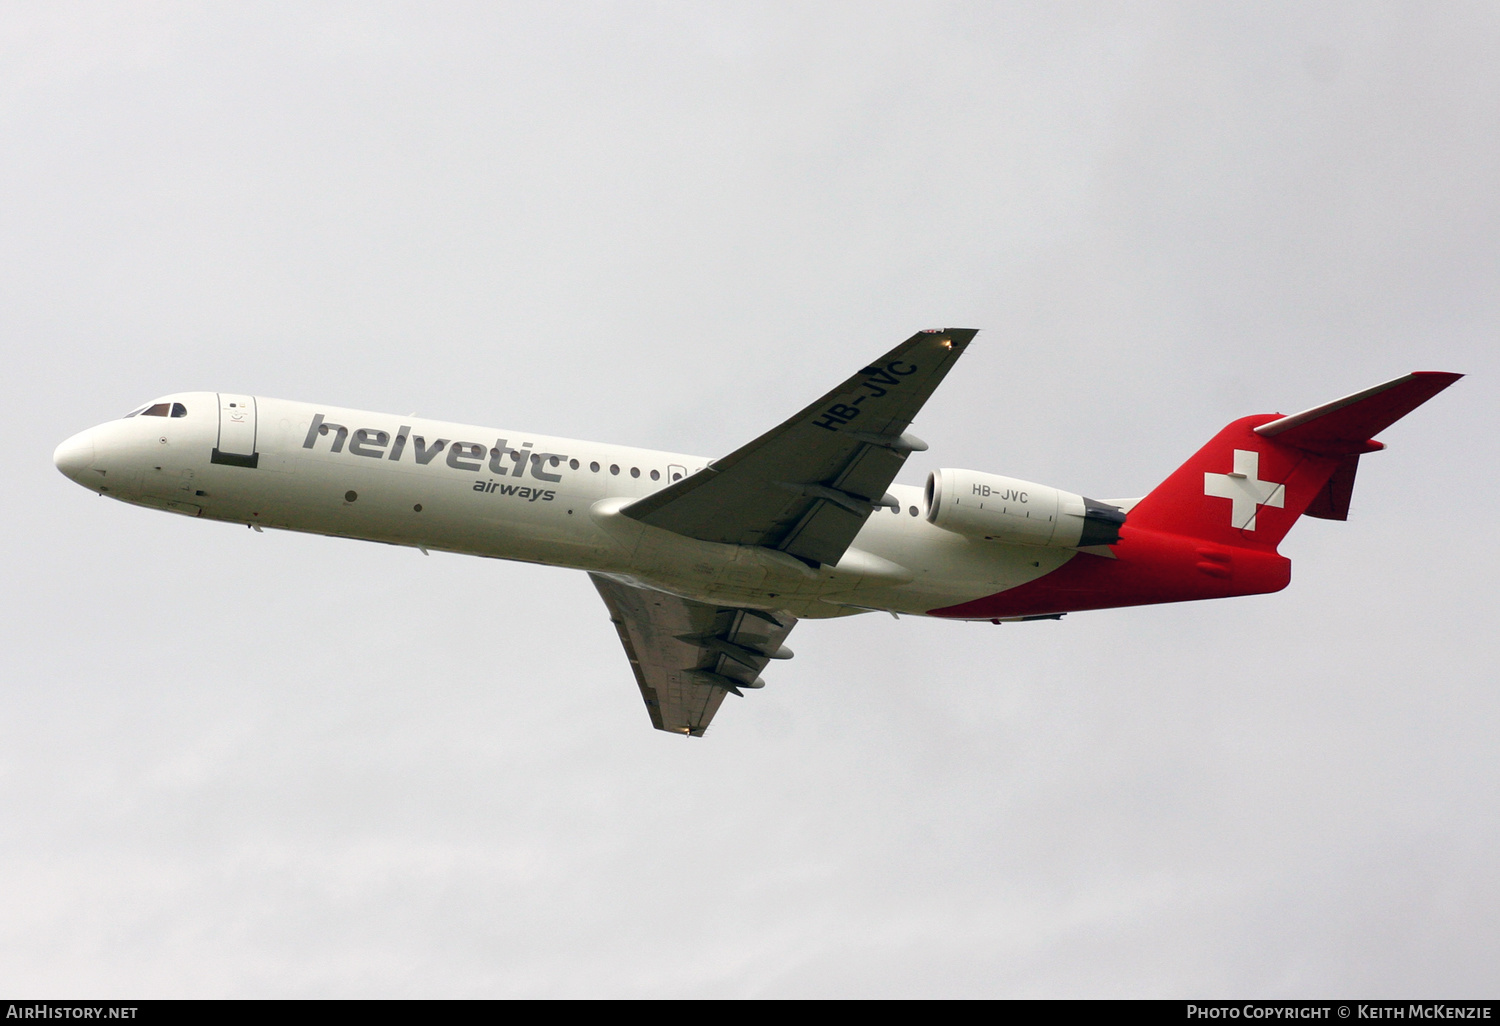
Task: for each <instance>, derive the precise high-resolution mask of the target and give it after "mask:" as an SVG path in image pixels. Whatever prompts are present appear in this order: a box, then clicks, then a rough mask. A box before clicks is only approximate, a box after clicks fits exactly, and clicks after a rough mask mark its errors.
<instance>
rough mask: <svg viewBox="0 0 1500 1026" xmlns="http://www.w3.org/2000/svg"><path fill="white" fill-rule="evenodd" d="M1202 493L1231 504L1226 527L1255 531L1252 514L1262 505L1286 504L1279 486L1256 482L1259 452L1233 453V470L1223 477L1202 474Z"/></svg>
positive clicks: (1278, 507)
mask: <svg viewBox="0 0 1500 1026" xmlns="http://www.w3.org/2000/svg"><path fill="white" fill-rule="evenodd" d="M1203 494H1204V495H1213V496H1217V497H1218V498H1220V499H1228V500H1229V501H1230V502H1232V503H1234V509H1233V510H1232V511H1231V513H1230V526H1231V527H1238V528H1241V529H1243V530H1246V531H1253V530H1255V513H1256V511H1257V510H1258V509H1260V507H1262V506H1275V507H1276V508H1277V509H1280V508H1281V507H1283V506H1285V505H1286V491H1285V488H1284V486H1283V485H1279V484H1277V483H1276V482H1274V481H1262V480H1261V479H1260V453H1258V452H1255V451H1254V450H1252V449H1236V450H1234V469H1233V470H1232V471H1230V472H1229V473H1227V474H1204V475H1203Z"/></svg>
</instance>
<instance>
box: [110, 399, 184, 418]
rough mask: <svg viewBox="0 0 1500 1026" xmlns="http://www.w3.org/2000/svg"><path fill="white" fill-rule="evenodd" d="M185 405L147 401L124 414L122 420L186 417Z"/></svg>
mask: <svg viewBox="0 0 1500 1026" xmlns="http://www.w3.org/2000/svg"><path fill="white" fill-rule="evenodd" d="M186 416H187V407H186V406H184V405H182V404H181V403H147V404H146V405H145V406H138V407H136V408H135V409H133V410H131V411H130V412H129V413H127V414H125V416H124V418H123V419H124V420H129V419H130V418H131V417H186Z"/></svg>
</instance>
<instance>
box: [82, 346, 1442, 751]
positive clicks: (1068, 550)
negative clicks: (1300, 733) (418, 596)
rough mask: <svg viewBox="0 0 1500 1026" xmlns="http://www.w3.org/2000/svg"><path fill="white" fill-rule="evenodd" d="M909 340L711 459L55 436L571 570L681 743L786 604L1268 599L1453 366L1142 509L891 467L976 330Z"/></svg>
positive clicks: (126, 421)
mask: <svg viewBox="0 0 1500 1026" xmlns="http://www.w3.org/2000/svg"><path fill="white" fill-rule="evenodd" d="M975 334H976V331H975V330H973V329H958V328H952V329H944V330H934V331H924V332H919V333H918V334H916V335H913V336H912V337H911V338H910V339H908V340H906V341H905V342H903V343H902V344H901V345H899V346H897V347H896V348H895V349H893V350H891V351H890V352H889V353H886V354H885V355H884V356H882V357H880V358H879V359H878V360H876V361H875V362H874V363H871V364H870V365H868V366H866V367H864V368H863V369H862V370H860V371H859V372H858V373H856V374H855V375H854V376H853V377H851V378H849V379H848V380H847V381H845V382H844V383H843V384H841V385H839V386H838V387H837V388H835V389H834V390H833V391H831V392H829V393H828V394H827V395H825V396H824V397H823V398H821V399H819V400H818V401H817V402H815V403H813V404H812V405H811V406H808V407H807V408H806V409H805V410H803V411H802V412H800V413H798V414H797V415H795V416H793V417H791V418H790V419H788V420H787V421H785V422H783V423H782V424H780V425H778V426H777V427H774V428H772V429H771V430H770V431H767V432H766V433H765V434H763V435H761V436H760V437H759V438H757V439H755V440H754V441H752V442H750V443H749V444H747V445H745V446H743V447H741V448H739V449H737V450H735V451H734V452H732V453H730V454H729V455H727V456H722V457H720V458H718V459H715V460H710V459H706V458H704V457H701V456H689V455H686V454H683V453H671V452H655V451H652V450H649V449H632V448H627V447H624V446H619V445H606V444H602V443H599V442H581V441H576V440H573V439H568V438H548V437H545V436H542V435H533V434H528V433H526V432H521V431H513V430H497V429H495V428H486V427H475V426H472V425H467V424H448V423H442V422H439V421H431V420H422V419H419V418H415V417H397V416H392V415H389V414H384V413H367V412H364V411H362V410H347V409H338V408H335V407H331V406H322V405H317V404H308V403H299V402H289V401H286V400H282V399H265V398H261V397H258V396H249V395H230V394H227V393H223V392H183V393H179V394H176V395H168V396H163V397H162V398H161V399H158V400H156V401H155V402H152V403H149V404H147V405H145V406H142V407H140V408H139V409H136V410H134V411H132V412H131V413H128V414H126V415H125V416H124V417H122V418H121V419H119V420H113V421H109V422H107V423H104V424H101V425H99V426H98V427H95V428H90V429H89V430H87V431H84V432H82V433H80V434H77V435H74V436H73V437H72V438H69V439H68V440H67V441H65V442H63V443H62V445H60V446H58V448H57V451H56V453H55V454H54V457H53V458H54V460H55V462H56V464H57V467H58V469H59V470H61V471H62V472H63V473H64V474H65V475H67V476H68V477H69V478H71V479H72V480H74V481H76V482H77V483H78V484H81V485H83V486H84V487H85V488H88V489H90V490H92V491H95V492H99V493H100V494H102V495H108V496H110V497H112V498H116V499H120V500H123V501H125V502H130V503H135V504H137V505H143V506H151V507H154V508H158V509H164V510H169V511H171V512H175V513H181V514H185V515H187V516H193V517H203V518H206V519H210V520H224V521H230V522H233V523H236V524H248V525H249V526H251V527H254V528H255V529H257V530H259V529H260V528H262V527H277V528H283V529H286V530H291V531H309V532H312V533H315V534H325V535H334V536H338V537H343V538H359V539H364V540H368V541H379V542H387V543H391V544H396V545H409V546H413V547H416V548H420V549H422V550H424V551H425V550H428V549H440V550H444V551H448V552H459V553H467V554H469V555H475V556H489V557H499V558H502V559H519V560H526V561H528V562H533V563H548V564H554V565H557V566H565V567H573V568H576V569H580V570H585V571H587V572H588V574H589V576H590V577H591V578H592V579H593V581H594V584H595V586H596V587H597V588H598V589H599V594H600V595H601V596H602V597H603V599H604V604H605V606H606V607H607V608H608V610H609V615H610V619H611V620H612V621H613V622H614V624H615V628H616V630H618V632H619V635H620V641H621V642H622V643H623V644H624V646H625V653H626V655H627V657H628V658H629V659H630V665H631V668H632V669H633V670H634V671H635V678H636V683H637V684H638V685H639V686H640V690H641V696H642V698H643V699H644V700H645V703H646V710H647V712H648V713H649V714H650V716H651V722H652V724H653V725H654V726H655V727H657V728H659V729H661V730H666V731H672V732H674V733H680V734H689V735H693V736H700V735H702V734H703V732H704V731H705V730H706V729H707V728H708V724H709V721H710V720H711V719H713V716H714V713H715V712H717V711H718V708H719V705H720V703H721V702H722V701H723V699H724V696H725V695H726V694H731V693H732V694H735V695H742V694H743V689H749V688H759V687H762V686H764V682H763V681H762V680H761V679H760V677H759V674H760V672H761V671H762V670H763V669H764V668H765V666H766V664H767V663H768V662H769V661H770V660H772V659H788V658H791V654H792V653H791V652H790V651H788V650H787V649H786V648H785V647H784V646H783V642H784V641H785V639H786V637H787V635H788V633H790V631H791V629H792V627H793V625H794V624H795V623H796V622H797V620H799V619H816V618H822V617H832V616H847V615H850V614H853V613H862V612H869V611H887V612H890V613H896V614H899V613H908V614H911V615H915V616H936V617H946V618H951V619H959V620H988V621H993V622H995V623H1000V622H1002V621H1012V620H1031V619H1046V618H1052V619H1055V618H1057V617H1058V616H1060V615H1061V614H1063V613H1067V612H1071V611H1074V610H1082V609H1100V608H1105V607H1110V606H1127V605H1140V604H1144V603H1153V602H1178V601H1183V600H1187V599H1205V598H1223V597H1227V596H1232V595H1251V594H1258V593H1263V592H1272V591H1278V590H1280V589H1281V588H1284V587H1286V585H1287V583H1288V582H1289V581H1290V579H1291V564H1290V562H1289V561H1288V560H1287V559H1286V558H1285V557H1283V556H1281V555H1279V554H1278V553H1277V551H1276V546H1277V545H1278V543H1279V542H1280V541H1281V539H1282V537H1283V536H1284V535H1285V534H1286V532H1287V530H1288V529H1290V527H1291V526H1292V524H1293V522H1294V521H1296V519H1297V517H1298V516H1300V515H1302V514H1303V513H1306V514H1308V515H1309V516H1315V517H1323V518H1326V519H1333V520H1342V519H1345V517H1346V516H1347V513H1348V509H1349V497H1350V494H1351V492H1352V490H1353V487H1354V474H1355V468H1356V465H1357V464H1358V462H1359V457H1360V456H1361V455H1362V454H1364V453H1369V452H1374V451H1376V450H1378V449H1381V448H1383V446H1382V445H1381V444H1380V443H1379V442H1375V441H1372V437H1373V436H1374V435H1375V434H1376V433H1378V432H1379V431H1381V430H1382V429H1384V428H1385V427H1387V426H1389V425H1390V424H1392V423H1394V422H1395V421H1396V420H1398V419H1399V418H1401V417H1403V416H1405V415H1406V414H1407V413H1409V412H1411V410H1413V409H1415V408H1416V407H1417V406H1419V405H1421V404H1422V403H1423V402H1426V401H1427V400H1428V399H1430V398H1431V397H1432V396H1434V395H1436V394H1437V393H1438V392H1440V391H1442V390H1443V389H1444V388H1446V387H1448V386H1449V385H1451V384H1452V383H1453V382H1454V381H1455V380H1457V379H1458V378H1459V377H1460V375H1457V374H1448V373H1441V372H1417V373H1413V374H1408V375H1406V376H1405V377H1401V378H1397V379H1396V380H1394V381H1390V382H1387V383H1385V384H1383V385H1378V386H1376V387H1375V388H1371V389H1367V390H1366V391H1363V392H1360V393H1357V394H1355V395H1352V396H1348V397H1346V398H1344V399H1340V400H1338V401H1336V402H1333V403H1329V404H1327V405H1326V406H1320V407H1317V408H1315V409H1312V410H1308V411H1306V412H1305V413H1299V414H1296V415H1294V416H1290V417H1283V416H1281V415H1279V414H1265V415H1260V416H1252V417H1246V418H1243V419H1241V420H1237V421H1235V422H1234V423H1232V424H1230V425H1229V426H1228V427H1226V428H1225V429H1224V430H1222V431H1221V432H1219V434H1218V435H1216V436H1215V437H1214V438H1213V439H1212V440H1211V441H1210V442H1209V443H1208V444H1207V445H1205V446H1204V447H1203V448H1202V449H1201V450H1199V451H1198V453H1197V454H1196V455H1194V456H1193V457H1192V458H1191V459H1189V460H1188V461H1187V462H1186V463H1184V464H1183V465H1182V466H1181V467H1180V468H1178V469H1177V471H1176V472H1174V473H1173V474H1172V475H1171V476H1170V477H1168V478H1167V479H1166V480H1165V481H1164V482H1162V483H1161V484H1160V485H1158V486H1157V487H1156V488H1155V489H1154V490H1153V491H1151V492H1150V493H1149V494H1148V495H1146V496H1145V497H1144V498H1141V499H1116V500H1109V501H1104V502H1101V501H1097V500H1094V499H1089V498H1085V497H1084V496H1081V495H1075V494H1073V493H1071V492H1064V491H1060V490H1059V489H1056V488H1050V487H1048V486H1046V485H1040V484H1033V483H1031V482H1028V481H1018V480H1015V479H1013V478H1008V477H1000V476H998V475H995V474H986V473H979V472H977V471H971V470H938V471H935V472H933V473H932V474H931V475H929V477H928V479H927V483H926V487H925V488H915V487H909V486H904V485H896V484H893V483H892V482H893V481H894V480H895V477H896V474H897V472H898V471H900V469H901V466H902V464H903V463H904V462H905V461H906V457H907V456H908V455H909V454H910V453H912V452H914V451H920V450H924V449H926V448H927V445H926V443H924V442H922V441H921V440H919V439H917V438H915V437H913V436H912V435H910V434H908V433H907V429H908V427H909V426H910V424H911V421H912V419H913V418H914V417H915V416H916V414H917V411H918V410H920V409H921V407H922V404H923V403H924V402H925V401H926V400H927V398H928V396H930V395H931V394H932V392H933V390H934V389H935V388H936V387H937V385H938V383H939V382H940V381H942V379H943V377H944V375H946V374H947V373H948V371H949V369H951V368H952V366H953V364H954V362H955V361H956V360H957V359H958V358H959V356H960V355H962V353H963V351H964V349H965V348H966V347H967V346H968V345H969V343H970V342H971V341H972V340H973V338H974V336H975Z"/></svg>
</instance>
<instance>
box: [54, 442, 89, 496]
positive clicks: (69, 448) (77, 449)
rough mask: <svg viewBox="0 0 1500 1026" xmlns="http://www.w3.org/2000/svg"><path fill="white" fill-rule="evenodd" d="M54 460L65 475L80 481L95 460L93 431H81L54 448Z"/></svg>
mask: <svg viewBox="0 0 1500 1026" xmlns="http://www.w3.org/2000/svg"><path fill="white" fill-rule="evenodd" d="M52 462H53V463H55V464H56V465H57V469H58V470H60V471H62V472H63V476H64V477H66V478H68V479H69V480H72V481H78V480H79V478H80V477H81V476H82V475H83V472H84V471H85V470H88V469H89V466H90V465H91V464H92V463H93V462H94V439H93V437H92V435H91V433H90V432H88V431H80V432H79V433H78V434H76V435H74V436H73V437H72V438H70V439H68V440H67V441H66V442H64V443H63V444H62V445H59V446H58V447H57V448H56V449H55V450H53V453H52ZM79 483H80V484H81V483H82V482H81V481H80V482H79Z"/></svg>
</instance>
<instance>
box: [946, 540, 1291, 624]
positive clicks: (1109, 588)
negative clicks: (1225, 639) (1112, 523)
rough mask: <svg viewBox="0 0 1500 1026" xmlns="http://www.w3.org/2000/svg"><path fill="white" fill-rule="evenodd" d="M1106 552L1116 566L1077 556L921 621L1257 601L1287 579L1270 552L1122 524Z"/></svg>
mask: <svg viewBox="0 0 1500 1026" xmlns="http://www.w3.org/2000/svg"><path fill="white" fill-rule="evenodd" d="M1110 551H1112V552H1114V554H1115V556H1116V558H1115V559H1109V558H1108V557H1105V556H1095V555H1092V554H1090V553H1087V552H1080V553H1078V554H1077V555H1076V556H1074V557H1073V558H1072V559H1070V560H1068V561H1067V562H1066V563H1064V564H1063V565H1062V566H1060V567H1058V568H1057V569H1056V570H1054V571H1052V572H1051V573H1050V574H1046V575H1045V576H1042V577H1038V578H1037V579H1036V580H1034V581H1029V582H1027V583H1026V584H1023V585H1020V586H1019V587H1016V588H1011V589H1009V590H1007V591H1001V592H997V593H995V594H994V595H987V596H985V597H984V598H979V599H973V600H971V601H968V602H960V603H959V604H958V605H954V606H944V607H942V608H940V609H931V610H928V612H927V615H928V616H941V617H948V618H951V619H958V620H989V619H997V618H1001V617H1012V616H1037V615H1045V614H1048V613H1070V612H1074V611H1076V610H1081V609H1109V608H1113V607H1115V606H1142V605H1148V604H1151V603H1156V602H1188V601H1192V600H1194V599H1209V598H1230V597H1232V596H1235V595H1261V594H1265V593H1266V592H1273V591H1280V590H1281V589H1282V588H1285V587H1286V586H1287V585H1288V584H1289V583H1291V579H1292V562H1291V560H1289V559H1287V558H1286V557H1285V556H1280V555H1277V554H1276V553H1275V552H1265V551H1262V550H1256V549H1247V548H1241V547H1238V546H1230V545H1219V544H1216V543H1213V542H1205V541H1203V540H1201V539H1198V538H1187V537H1183V536H1182V535H1177V534H1167V533H1165V532H1160V531H1149V530H1145V529H1143V528H1136V527H1131V526H1130V525H1129V524H1128V523H1127V524H1126V525H1125V527H1123V528H1122V529H1121V531H1120V541H1119V543H1118V544H1116V545H1113V546H1111V547H1110Z"/></svg>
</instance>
